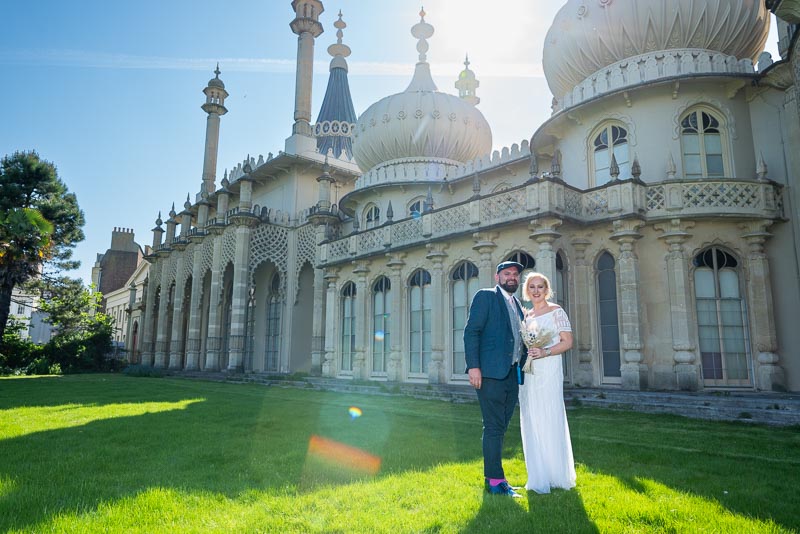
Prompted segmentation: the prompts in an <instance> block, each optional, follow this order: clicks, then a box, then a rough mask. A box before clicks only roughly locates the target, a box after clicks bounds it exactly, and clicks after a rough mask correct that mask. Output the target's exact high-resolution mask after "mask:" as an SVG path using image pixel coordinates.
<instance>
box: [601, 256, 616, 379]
mask: <svg viewBox="0 0 800 534" xmlns="http://www.w3.org/2000/svg"><path fill="white" fill-rule="evenodd" d="M597 307H598V314H597V315H598V318H599V321H600V349H601V351H602V358H603V382H604V383H607V384H619V383H621V382H622V367H621V363H622V362H621V361H620V351H619V314H618V311H617V272H616V270H615V262H614V257H613V256H611V254H609V253H608V252H603V253H602V254H601V255H600V257H599V258H598V259H597Z"/></svg>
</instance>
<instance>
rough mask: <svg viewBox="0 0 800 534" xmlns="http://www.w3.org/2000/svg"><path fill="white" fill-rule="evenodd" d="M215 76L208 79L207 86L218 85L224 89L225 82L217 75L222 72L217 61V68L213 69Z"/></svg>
mask: <svg viewBox="0 0 800 534" xmlns="http://www.w3.org/2000/svg"><path fill="white" fill-rule="evenodd" d="M214 74H215V76H214V77H213V78H211V79H210V80H208V86H209V87H219V88H220V89H225V84H224V83H222V80H220V79H219V75H220V74H222V71H221V70H219V63H217V68H216V69H214Z"/></svg>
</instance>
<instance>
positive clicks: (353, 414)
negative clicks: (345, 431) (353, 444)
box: [347, 406, 363, 419]
mask: <svg viewBox="0 0 800 534" xmlns="http://www.w3.org/2000/svg"><path fill="white" fill-rule="evenodd" d="M347 413H349V414H350V419H358V418H359V417H361V414H362V413H363V412H362V411H361V408H359V407H358V406H350V408H349V409H348V410H347Z"/></svg>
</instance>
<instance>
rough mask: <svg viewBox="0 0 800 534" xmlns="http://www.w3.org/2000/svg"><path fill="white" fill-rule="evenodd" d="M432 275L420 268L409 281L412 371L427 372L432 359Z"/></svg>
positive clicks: (409, 368)
mask: <svg viewBox="0 0 800 534" xmlns="http://www.w3.org/2000/svg"><path fill="white" fill-rule="evenodd" d="M430 285H431V275H430V273H429V272H428V271H425V270H422V269H420V270H418V271H416V272H415V273H414V274H413V275H412V276H411V280H410V281H409V286H410V292H409V293H410V294H409V303H410V307H409V312H410V314H411V316H410V318H409V319H410V320H409V333H410V335H411V339H410V344H409V357H410V361H409V367H408V370H409V372H410V373H417V374H419V373H425V372H426V371H427V370H428V362H430V359H431V303H430Z"/></svg>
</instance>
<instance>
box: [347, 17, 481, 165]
mask: <svg viewBox="0 0 800 534" xmlns="http://www.w3.org/2000/svg"><path fill="white" fill-rule="evenodd" d="M433 31H434V30H433V26H431V25H430V24H428V23H427V22H425V12H424V11H420V22H419V23H417V24H415V25H414V26H413V27H412V29H411V34H412V35H413V36H414V37H415V38H416V39H418V42H417V51H418V52H419V62H418V63H417V65H416V69H415V71H414V77H413V78H412V80H411V83H410V84H409V86H408V88H406V90H405V91H404V92H402V93H398V94H395V95H391V96H387V97H385V98H383V99H381V100H379V101H378V102H376V103H374V104H372V105H371V106H370V107H369V108H367V110H366V111H365V112H364V113H363V114H362V115H361V116H360V117H359V119H358V123H357V124H356V130H355V132H354V135H353V153H354V155H355V158H356V162H357V163H358V166H359V167H360V168H361V170H362V171H364V172H367V171H369V170H370V169H373V168H375V167H376V166H379V165H389V164H391V163H403V162H409V161H419V160H420V159H425V160H427V161H431V160H432V161H436V162H438V163H442V164H445V165H457V164H460V163H464V162H466V161H469V160H471V159H474V158H476V157H478V156H481V155H484V154H486V153H488V152H489V151H490V150H491V147H492V132H491V129H490V128H489V123H488V122H486V119H485V118H484V116H483V114H482V113H481V112H480V111H478V109H477V108H475V106H472V105H470V103H469V102H467V101H465V100H462V99H460V98H458V97H457V96H454V95H449V94H446V93H441V92H439V90H438V89H437V87H436V84H435V83H434V82H433V78H432V77H431V71H430V65H429V64H428V62H427V61H426V52H427V51H428V42H427V39H428V38H430V37H431V36H432V35H433Z"/></svg>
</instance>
